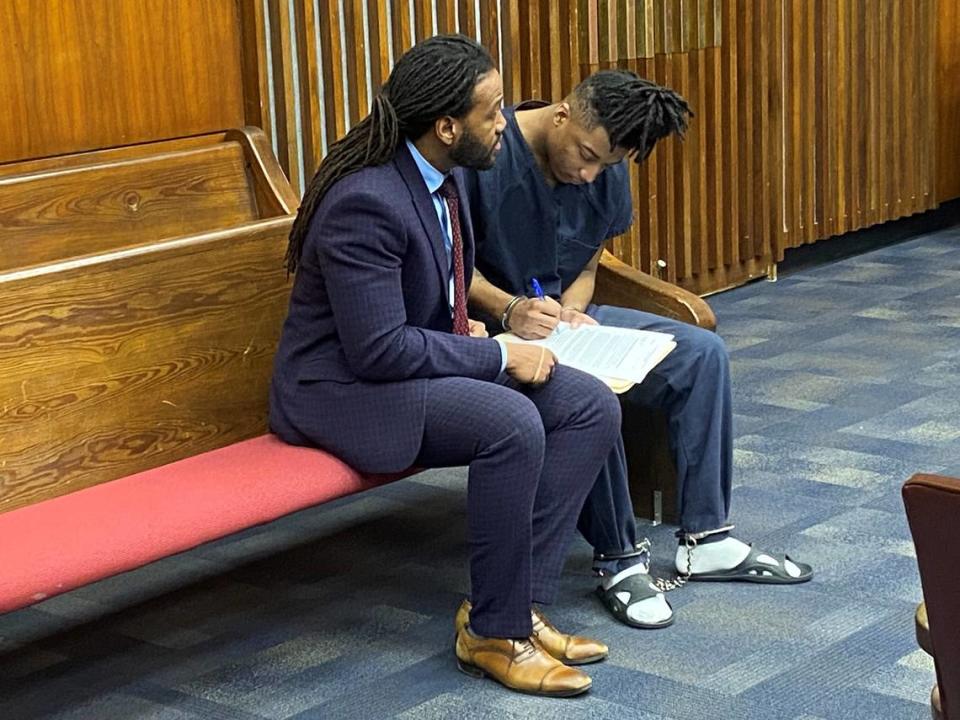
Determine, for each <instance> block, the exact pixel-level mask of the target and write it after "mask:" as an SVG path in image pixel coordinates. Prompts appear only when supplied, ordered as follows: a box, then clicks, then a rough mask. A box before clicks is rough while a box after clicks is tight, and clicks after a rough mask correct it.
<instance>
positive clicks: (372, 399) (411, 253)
mask: <svg viewBox="0 0 960 720" xmlns="http://www.w3.org/2000/svg"><path fill="white" fill-rule="evenodd" d="M502 97H503V93H502V86H501V81H500V76H499V73H498V72H497V70H496V69H495V68H494V67H493V63H492V61H491V59H490V56H489V55H488V53H487V52H486V51H485V50H484V49H483V48H482V47H481V46H480V45H478V44H477V43H475V42H474V41H472V40H469V39H467V38H465V37H462V36H439V37H435V38H431V39H429V40H426V41H424V42H423V43H421V44H419V45H417V46H415V47H414V48H412V49H411V50H410V51H409V52H408V53H406V54H405V55H404V56H403V57H402V58H401V59H400V60H399V61H398V62H397V64H396V66H395V67H394V69H393V71H392V72H391V74H390V78H389V79H388V80H387V83H386V84H385V85H384V87H383V89H382V90H381V92H380V94H379V95H378V96H377V98H376V99H375V101H374V104H373V108H372V110H371V113H370V115H369V116H368V117H366V118H365V119H364V120H363V121H362V122H360V123H359V124H358V125H356V126H355V127H354V128H353V129H352V130H351V131H350V132H349V133H348V134H347V135H346V136H345V137H344V138H343V139H341V140H340V141H339V142H337V143H336V144H335V145H333V146H332V147H331V149H330V153H329V154H328V156H327V157H326V158H325V159H324V161H323V163H322V164H321V166H320V168H319V170H318V171H317V174H316V176H315V177H314V178H313V180H312V181H311V183H310V186H309V187H308V188H307V192H306V194H305V197H304V201H303V204H302V205H301V208H300V212H299V214H298V217H297V220H296V222H295V223H294V226H293V229H292V231H291V234H290V244H289V247H288V252H287V262H288V269H289V270H290V271H295V272H296V278H295V282H294V287H293V292H292V295H291V298H290V309H289V314H288V317H287V320H286V322H285V323H284V326H283V334H282V337H281V341H280V346H279V349H278V351H277V357H276V362H275V369H274V376H273V383H272V388H271V403H270V423H271V427H272V429H273V430H274V431H275V432H276V433H277V434H278V435H279V436H280V437H281V438H283V439H284V440H286V441H287V442H290V443H294V444H300V445H313V446H317V447H321V448H323V449H325V450H328V451H330V452H332V453H334V454H335V455H337V456H338V457H340V458H342V459H343V460H345V461H346V462H348V463H350V464H351V465H352V466H353V467H355V468H357V469H358V470H361V471H364V472H376V473H388V472H396V471H400V470H404V469H405V468H408V467H411V466H420V467H442V466H455V465H469V480H468V490H467V509H468V516H469V520H468V539H469V544H470V575H471V596H472V597H471V601H472V608H471V607H470V603H466V602H465V604H464V606H463V607H462V608H461V609H462V610H463V611H465V612H468V613H469V624H467V625H465V626H458V632H457V640H456V655H457V662H458V666H459V667H460V669H461V670H463V671H464V672H467V673H469V674H471V675H475V676H483V675H490V676H491V677H493V678H494V679H495V680H497V681H499V682H501V683H502V684H504V685H506V686H507V687H510V688H513V689H516V690H520V691H524V692H530V693H534V694H541V695H550V696H558V697H564V696H570V695H576V694H579V693H582V692H584V691H586V690H587V689H588V688H589V687H590V683H591V681H590V678H589V677H588V676H587V675H586V674H585V673H583V672H582V671H580V670H579V669H577V668H574V667H568V666H569V665H575V664H583V663H586V662H593V661H596V660H601V659H603V658H604V657H605V656H606V654H607V648H606V646H605V645H603V644H602V643H599V642H597V641H593V640H589V639H587V638H579V637H576V636H570V635H566V634H564V633H561V632H559V631H557V630H556V629H555V628H554V627H553V626H552V625H550V623H549V622H548V621H546V620H545V618H544V617H543V615H542V611H541V610H539V608H538V607H536V605H539V604H548V603H550V602H551V601H552V600H553V598H554V596H555V594H556V592H557V585H558V581H559V574H560V570H561V568H562V565H563V560H564V556H565V554H566V550H567V548H568V545H569V542H570V540H571V538H572V536H573V531H574V527H575V524H576V520H577V516H578V514H579V512H580V509H581V507H582V505H583V502H584V499H585V497H586V495H587V493H588V492H589V491H590V488H591V486H592V485H593V482H594V479H595V478H596V475H597V473H598V472H599V470H600V468H601V466H602V465H603V462H604V459H605V457H606V456H607V454H608V453H609V452H610V450H611V448H612V447H613V445H614V443H615V441H616V438H617V434H618V431H619V426H620V414H619V412H620V411H619V405H618V403H617V400H616V398H615V396H614V395H613V394H612V393H611V392H610V391H609V390H608V389H607V388H606V387H605V386H604V385H603V384H602V383H600V381H598V380H596V379H594V378H592V377H590V376H588V375H585V374H583V373H580V372H578V371H576V370H573V369H571V368H567V367H562V366H559V365H557V364H556V362H555V358H554V357H553V356H552V354H551V353H549V351H546V350H544V349H542V348H539V347H536V346H523V345H517V344H513V345H507V344H501V343H499V342H497V341H496V340H493V339H490V338H488V337H486V331H485V330H484V329H483V326H482V325H481V324H480V323H475V322H473V321H471V320H469V319H468V317H467V314H466V295H467V292H468V279H469V278H471V276H472V272H473V236H472V234H471V231H470V223H469V222H468V220H467V218H468V213H469V208H468V207H467V205H466V199H465V193H464V192H463V186H462V181H461V178H460V177H459V174H458V171H455V168H457V167H463V166H465V167H472V168H486V167H490V166H492V164H493V161H494V157H495V155H496V152H497V151H498V150H499V147H500V142H499V140H500V135H501V133H502V132H503V128H504V118H503V115H502V114H501V112H500V106H501V102H502Z"/></svg>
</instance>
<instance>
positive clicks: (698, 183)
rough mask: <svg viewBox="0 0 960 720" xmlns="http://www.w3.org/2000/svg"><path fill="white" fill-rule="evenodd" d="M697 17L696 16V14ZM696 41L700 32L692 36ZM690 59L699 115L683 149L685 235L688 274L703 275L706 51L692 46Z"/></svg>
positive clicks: (691, 90) (705, 259)
mask: <svg viewBox="0 0 960 720" xmlns="http://www.w3.org/2000/svg"><path fill="white" fill-rule="evenodd" d="M693 20H696V16H694V17H693ZM689 25H690V30H691V31H694V30H697V28H698V23H696V22H690V23H689ZM690 39H691V41H692V42H693V43H695V42H696V40H697V36H696V35H694V37H693V38H690ZM684 57H685V58H686V59H687V66H688V77H689V82H690V87H689V91H688V92H689V97H690V102H691V103H692V104H693V105H695V106H696V108H697V117H696V118H694V120H693V125H692V127H691V128H690V132H689V138H688V140H687V142H685V143H684V147H683V153H684V156H685V158H684V159H685V160H686V162H685V165H686V166H687V167H688V168H689V170H690V188H689V192H688V193H686V196H687V197H689V199H690V201H689V205H688V207H689V209H690V234H689V235H687V236H686V237H685V238H684V239H685V242H684V245H685V246H689V247H690V251H691V252H690V265H689V268H690V269H689V272H688V273H687V275H688V276H693V275H702V274H704V273H706V272H707V271H708V270H709V267H708V265H709V260H708V248H709V245H710V242H709V239H708V237H707V227H708V226H707V217H706V209H707V175H706V165H707V126H708V124H709V123H710V120H711V118H710V114H709V110H710V109H709V108H708V107H707V89H706V77H705V75H706V68H705V59H706V58H705V55H704V51H703V50H701V49H691V50H690V51H688V52H686V53H684Z"/></svg>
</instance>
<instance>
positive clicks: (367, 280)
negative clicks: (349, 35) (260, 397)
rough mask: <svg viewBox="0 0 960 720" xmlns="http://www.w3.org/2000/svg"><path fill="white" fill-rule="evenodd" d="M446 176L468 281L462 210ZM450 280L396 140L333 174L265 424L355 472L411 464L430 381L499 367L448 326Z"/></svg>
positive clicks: (490, 352)
mask: <svg viewBox="0 0 960 720" xmlns="http://www.w3.org/2000/svg"><path fill="white" fill-rule="evenodd" d="M454 177H455V180H456V183H457V186H458V189H459V191H460V198H461V203H460V206H461V210H460V214H461V221H460V225H461V228H462V230H463V242H464V265H465V271H466V280H467V282H468V283H469V281H470V277H471V274H472V272H473V248H474V243H473V235H472V232H471V230H470V222H469V206H468V205H467V198H466V193H465V192H464V189H463V182H462V179H461V177H460V176H459V171H454ZM448 277H449V270H448V264H447V255H446V250H445V249H444V244H443V235H442V233H441V229H440V222H439V220H438V218H437V213H436V211H435V209H434V206H433V202H432V200H431V198H430V194H429V192H428V191H427V187H426V185H425V183H424V182H423V177H422V176H421V175H420V172H419V170H418V169H417V166H416V164H415V163H414V161H413V158H412V157H411V155H410V152H409V151H408V150H407V148H406V145H405V144H403V143H402V144H401V146H400V148H399V149H398V150H397V152H396V154H395V155H394V157H393V159H392V160H391V161H390V162H387V163H385V164H383V165H379V166H376V167H371V168H364V169H363V170H360V171H358V172H356V173H353V174H351V175H348V176H347V177H345V178H343V179H341V180H340V181H339V182H337V183H336V184H335V185H334V186H333V188H331V189H330V191H329V192H328V193H327V195H326V196H325V197H324V199H323V201H322V202H321V203H320V206H319V207H318V208H317V211H316V213H315V214H314V216H313V219H312V221H311V223H310V228H309V231H308V234H307V238H306V240H305V242H304V247H303V255H302V256H301V259H300V264H299V266H298V269H297V273H296V277H295V281H294V287H293V292H292V294H291V297H290V308H289V312H288V315H287V319H286V321H285V323H284V325H283V332H282V335H281V339H280V345H279V348H278V350H277V355H276V358H275V361H274V374H273V382H272V385H271V393H270V426H271V429H272V430H273V431H274V432H276V433H277V434H278V435H279V436H280V437H281V438H283V439H284V440H286V441H287V442H290V443H293V444H300V445H304V444H308V445H315V446H318V447H321V448H323V449H325V450H328V451H330V452H332V453H333V454H334V455H336V456H338V457H339V458H341V459H342V460H344V461H346V462H347V463H349V464H350V465H352V466H353V467H354V468H356V469H358V470H360V471H363V472H376V473H383V472H398V471H401V470H404V469H406V468H408V467H410V466H411V465H412V464H413V462H414V460H415V459H416V456H417V453H418V451H419V449H420V445H421V441H422V438H423V425H424V403H425V395H426V384H427V382H428V381H429V378H437V377H449V376H461V377H470V378H476V379H480V380H489V381H493V380H494V379H496V377H497V376H498V375H499V373H500V363H501V355H500V348H499V345H498V343H497V342H496V341H495V340H492V339H488V338H484V339H480V338H469V337H458V336H456V335H453V334H452V320H451V316H450V305H449V300H448V298H447V287H448Z"/></svg>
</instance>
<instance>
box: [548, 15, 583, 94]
mask: <svg viewBox="0 0 960 720" xmlns="http://www.w3.org/2000/svg"><path fill="white" fill-rule="evenodd" d="M559 11H560V12H559V16H560V18H565V20H562V21H561V25H560V43H559V45H558V51H559V54H560V78H559V90H560V96H566V95H567V94H569V93H570V91H571V90H573V88H574V87H576V86H577V85H578V84H579V83H580V80H581V79H582V78H583V73H582V71H581V67H582V66H581V63H582V62H583V57H584V55H583V48H582V47H581V43H580V25H581V22H582V21H583V18H582V15H581V14H580V3H579V2H578V0H560V2H559ZM551 17H552V16H551ZM557 84H558V83H557V82H556V81H554V83H553V85H554V87H557Z"/></svg>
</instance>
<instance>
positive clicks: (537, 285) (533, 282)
mask: <svg viewBox="0 0 960 720" xmlns="http://www.w3.org/2000/svg"><path fill="white" fill-rule="evenodd" d="M530 285H531V286H532V287H533V292H534V293H536V296H537V300H543V299H544V297H543V288H542V287H540V281H539V280H537V279H536V278H530Z"/></svg>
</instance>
